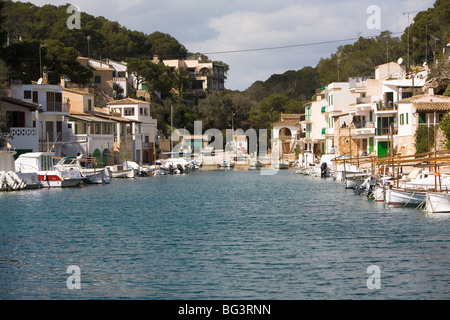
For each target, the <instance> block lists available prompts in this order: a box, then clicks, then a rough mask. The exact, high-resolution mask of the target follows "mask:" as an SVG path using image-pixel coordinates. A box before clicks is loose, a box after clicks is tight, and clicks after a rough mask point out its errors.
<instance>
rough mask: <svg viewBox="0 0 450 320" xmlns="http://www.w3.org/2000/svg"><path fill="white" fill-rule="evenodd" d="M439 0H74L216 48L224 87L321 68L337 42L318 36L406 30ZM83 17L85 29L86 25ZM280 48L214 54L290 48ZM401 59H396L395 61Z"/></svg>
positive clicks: (94, 11)
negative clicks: (374, 25)
mask: <svg viewBox="0 0 450 320" xmlns="http://www.w3.org/2000/svg"><path fill="white" fill-rule="evenodd" d="M26 2H31V3H33V4H36V5H38V6H42V5H44V4H54V5H66V4H68V3H69V1H68V0H64V1H56V0H29V1H26ZM434 2H435V0H396V1H392V0H378V1H377V0H335V1H332V0H315V1H314V0H257V1H256V0H245V1H244V0H239V1H238V0H164V1H161V0H159V1H155V0H126V1H123V0H96V1H92V0H73V1H72V2H71V4H73V5H77V6H79V7H80V9H81V11H82V12H87V13H89V14H91V15H94V16H103V17H105V18H107V19H109V20H112V21H117V22H119V23H120V24H121V25H123V26H125V27H127V28H128V29H131V30H138V31H142V32H144V33H148V34H150V33H152V32H154V31H160V32H164V33H168V34H170V35H172V36H173V37H175V38H176V39H177V40H178V41H179V42H180V43H182V44H183V45H185V46H186V48H187V49H188V50H189V51H190V52H202V53H207V54H208V53H211V54H208V56H209V57H210V58H211V59H213V60H221V61H224V62H226V63H228V64H229V65H230V72H229V74H228V80H227V82H226V87H227V88H228V89H232V90H245V89H247V88H248V87H249V86H250V85H252V84H253V83H254V82H255V81H257V80H262V81H265V80H266V79H267V78H269V77H270V76H271V75H272V74H275V73H284V72H285V71H288V70H299V69H301V68H303V67H305V66H313V67H314V66H316V65H317V63H318V61H319V60H320V59H321V58H328V57H329V56H330V55H331V54H332V53H334V52H336V49H337V47H338V46H340V45H345V44H348V43H353V42H354V41H347V42H338V43H332V44H319V45H311V46H295V45H300V44H311V43H318V42H327V41H335V40H342V39H354V38H357V37H358V36H359V35H361V36H365V37H366V36H367V37H369V36H375V35H378V34H379V33H380V32H381V31H383V30H389V31H392V32H403V31H404V30H405V28H406V27H407V26H408V15H406V14H404V13H406V12H411V14H410V15H409V23H412V22H413V18H414V16H415V15H416V11H422V10H426V9H428V8H430V7H432V6H433V4H434ZM371 5H376V6H378V7H379V8H380V13H381V14H380V21H381V28H380V29H379V30H377V29H369V28H368V26H367V20H368V19H369V18H370V17H371V14H370V13H367V9H368V7H369V6H371ZM82 23H83V20H82V17H81V27H82ZM291 45H294V46H295V47H291V48H283V49H276V50H261V51H247V52H237V53H222V54H212V53H217V52H225V51H234V50H245V49H254V48H268V47H280V46H291ZM393 60H396V59H393Z"/></svg>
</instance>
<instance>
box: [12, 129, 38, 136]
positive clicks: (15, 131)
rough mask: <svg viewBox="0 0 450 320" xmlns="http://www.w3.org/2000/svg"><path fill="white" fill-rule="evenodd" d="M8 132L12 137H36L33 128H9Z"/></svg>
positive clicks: (35, 131)
mask: <svg viewBox="0 0 450 320" xmlns="http://www.w3.org/2000/svg"><path fill="white" fill-rule="evenodd" d="M10 130H11V136H13V137H33V136H36V135H37V130H36V129H35V128H11V129H10Z"/></svg>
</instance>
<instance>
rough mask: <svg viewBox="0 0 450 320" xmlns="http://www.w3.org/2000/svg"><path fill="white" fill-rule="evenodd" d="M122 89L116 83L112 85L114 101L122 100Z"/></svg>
mask: <svg viewBox="0 0 450 320" xmlns="http://www.w3.org/2000/svg"><path fill="white" fill-rule="evenodd" d="M123 92H124V90H123V88H122V86H121V85H120V84H118V83H117V82H114V83H113V95H114V100H120V99H123Z"/></svg>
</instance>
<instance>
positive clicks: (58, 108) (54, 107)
mask: <svg viewBox="0 0 450 320" xmlns="http://www.w3.org/2000/svg"><path fill="white" fill-rule="evenodd" d="M47 112H63V113H69V112H70V104H68V103H62V102H47Z"/></svg>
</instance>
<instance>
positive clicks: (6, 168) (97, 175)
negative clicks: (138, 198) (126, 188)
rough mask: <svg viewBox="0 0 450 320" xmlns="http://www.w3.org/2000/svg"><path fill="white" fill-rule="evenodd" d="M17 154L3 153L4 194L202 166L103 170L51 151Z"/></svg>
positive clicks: (0, 181)
mask: <svg viewBox="0 0 450 320" xmlns="http://www.w3.org/2000/svg"><path fill="white" fill-rule="evenodd" d="M14 155H15V152H0V191H18V190H24V189H39V188H70V187H80V186H82V185H86V184H109V183H110V182H111V180H112V179H134V178H136V177H150V176H157V175H174V174H186V173H189V172H192V171H194V170H198V169H200V167H201V163H198V162H196V161H191V162H188V161H186V160H185V159H182V158H180V159H168V160H166V161H159V162H157V163H156V164H155V165H152V166H149V165H146V166H140V165H138V164H137V163H136V162H133V161H125V162H124V163H123V164H121V165H114V166H105V167H102V168H99V167H98V164H97V162H96V159H83V158H82V157H64V158H59V159H58V158H55V157H54V154H53V153H51V152H35V153H25V154H22V155H20V156H19V157H18V158H17V160H14ZM56 161H57V162H56Z"/></svg>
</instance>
